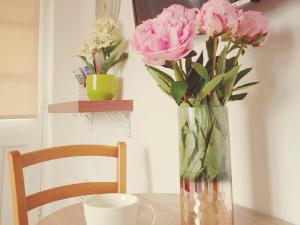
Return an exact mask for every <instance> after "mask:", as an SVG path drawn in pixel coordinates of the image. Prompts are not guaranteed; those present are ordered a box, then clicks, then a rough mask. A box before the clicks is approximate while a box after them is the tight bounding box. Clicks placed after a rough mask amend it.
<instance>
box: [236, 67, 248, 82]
mask: <svg viewBox="0 0 300 225" xmlns="http://www.w3.org/2000/svg"><path fill="white" fill-rule="evenodd" d="M251 70H252V68H247V69H244V70H241V71H240V72H239V73H238V75H237V77H236V80H235V82H234V85H236V84H237V83H238V82H239V81H240V80H241V79H242V78H243V77H244V76H246V75H247V74H248V73H249V72H250V71H251Z"/></svg>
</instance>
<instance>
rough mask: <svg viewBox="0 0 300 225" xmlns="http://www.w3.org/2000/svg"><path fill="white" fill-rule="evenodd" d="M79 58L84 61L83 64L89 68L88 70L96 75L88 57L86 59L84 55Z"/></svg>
mask: <svg viewBox="0 0 300 225" xmlns="http://www.w3.org/2000/svg"><path fill="white" fill-rule="evenodd" d="M78 57H79V58H81V59H82V60H83V62H84V63H85V64H86V65H87V66H88V68H89V69H90V70H91V71H93V72H94V73H95V74H96V71H95V68H94V66H93V65H92V64H91V63H89V62H88V60H87V59H86V57H84V56H82V55H79V56H78Z"/></svg>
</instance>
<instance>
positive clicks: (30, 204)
mask: <svg viewBox="0 0 300 225" xmlns="http://www.w3.org/2000/svg"><path fill="white" fill-rule="evenodd" d="M117 191H118V183H116V182H90V183H81V184H71V185H65V186H61V187H56V188H53V189H48V190H45V191H42V192H38V193H35V194H32V195H29V196H28V197H27V210H28V211H29V210H32V209H35V208H37V207H39V206H42V205H45V204H48V203H50V202H55V201H58V200H62V199H67V198H71V197H77V196H82V195H94V194H105V193H115V192H117Z"/></svg>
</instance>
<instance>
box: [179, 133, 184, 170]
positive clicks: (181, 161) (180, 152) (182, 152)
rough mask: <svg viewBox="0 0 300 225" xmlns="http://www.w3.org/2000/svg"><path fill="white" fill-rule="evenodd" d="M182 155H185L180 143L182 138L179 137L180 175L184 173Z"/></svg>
mask: <svg viewBox="0 0 300 225" xmlns="http://www.w3.org/2000/svg"><path fill="white" fill-rule="evenodd" d="M184 153H185V150H184V145H183V142H182V137H179V160H180V174H183V173H184V170H183V159H184Z"/></svg>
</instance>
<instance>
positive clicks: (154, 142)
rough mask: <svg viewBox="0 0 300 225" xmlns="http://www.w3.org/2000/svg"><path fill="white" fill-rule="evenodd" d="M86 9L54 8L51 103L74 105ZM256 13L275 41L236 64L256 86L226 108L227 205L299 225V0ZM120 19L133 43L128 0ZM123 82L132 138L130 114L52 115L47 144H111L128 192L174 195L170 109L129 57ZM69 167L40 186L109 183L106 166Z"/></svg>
mask: <svg viewBox="0 0 300 225" xmlns="http://www.w3.org/2000/svg"><path fill="white" fill-rule="evenodd" d="M93 4H94V1H92V0H88V1H87V0H81V1H80V0H76V1H75V0H64V1H56V6H55V9H56V12H55V19H56V26H55V33H54V34H55V42H54V43H55V45H54V49H55V50H54V68H53V71H54V73H53V80H52V83H53V86H52V92H53V96H52V101H53V102H61V101H66V100H74V99H76V98H77V95H78V93H77V92H78V91H77V86H76V82H75V80H74V78H73V77H72V72H71V71H72V69H73V68H74V67H75V66H76V63H77V61H76V60H75V59H74V58H72V56H74V55H76V53H77V49H78V46H79V42H80V40H83V38H84V37H85V35H86V33H87V28H86V27H87V26H85V24H90V23H91V22H92V19H93V9H92V7H91V6H92V5H93ZM70 7H71V8H70ZM255 8H257V9H259V10H262V11H264V12H265V13H266V14H267V16H268V17H269V19H270V21H271V24H270V25H271V29H272V34H271V37H270V40H269V43H268V45H267V46H266V47H264V48H261V49H258V50H257V51H253V50H249V53H248V55H247V56H246V57H245V58H244V59H243V61H244V65H245V66H246V65H249V66H253V67H255V70H254V72H253V73H252V77H251V78H253V79H255V78H256V79H258V80H261V81H262V82H261V84H260V85H259V86H257V87H256V88H253V89H252V90H251V91H250V94H249V96H248V98H247V99H246V101H244V102H240V103H233V104H231V105H230V106H229V108H230V119H231V123H230V127H231V146H232V161H233V162H232V164H233V184H234V200H235V202H236V203H237V204H241V205H244V206H247V207H251V208H255V209H257V210H260V211H263V212H266V213H270V214H272V215H275V216H277V217H280V218H283V219H285V220H288V221H291V222H293V223H296V224H300V217H299V206H300V204H299V202H300V194H299V193H298V190H299V189H300V181H299V178H300V177H299V175H298V173H297V171H299V170H300V164H299V163H298V158H300V153H299V152H298V151H297V150H298V149H297V146H299V144H300V139H297V135H298V133H299V131H300V122H299V121H298V120H297V116H298V115H299V113H300V107H299V106H298V104H297V99H299V97H300V93H299V92H298V84H297V83H299V82H300V77H299V76H298V73H297V72H298V71H299V70H300V64H299V54H300V45H299V44H298V43H297V41H298V40H299V35H300V29H299V28H300V27H299V23H298V21H299V20H300V14H299V10H300V1H297V0H285V1H282V0H273V1H267V0H265V1H263V3H261V4H259V5H256V6H255ZM66 9H68V10H66ZM89 10H91V11H89ZM76 12H78V13H76ZM119 18H120V21H121V23H122V24H123V27H124V34H125V35H126V36H130V35H131V34H132V33H133V31H134V19H133V12H132V6H131V1H130V0H123V1H122V6H121V14H120V17H119ZM297 19H298V21H297ZM122 78H123V98H124V99H134V112H133V113H132V115H131V129H130V130H131V137H129V136H128V135H129V133H128V124H127V120H126V119H128V118H129V117H128V115H125V118H122V117H119V115H118V114H105V113H99V114H95V115H94V120H93V126H91V125H89V124H90V121H88V120H86V119H85V118H83V117H74V116H73V115H55V116H51V120H50V122H51V126H52V144H53V145H63V144H76V143H104V144H114V143H115V141H117V140H125V141H126V142H127V143H128V175H129V177H128V191H129V192H178V187H179V184H178V179H179V178H178V154H177V112H176V106H175V104H174V103H173V102H172V101H171V100H170V99H168V97H166V96H164V95H163V94H162V93H161V91H160V90H159V89H158V88H157V87H156V85H155V83H154V82H153V81H152V79H151V77H150V76H149V75H148V74H147V73H146V71H145V68H144V66H143V64H142V63H141V61H140V58H139V56H137V55H136V54H135V53H134V52H132V51H131V50H130V57H129V60H128V62H127V63H126V65H125V67H124V70H123V71H122ZM251 80H252V79H251ZM91 127H92V128H93V130H91ZM68 162H70V163H71V162H73V163H74V164H73V165H76V167H75V170H74V167H71V164H70V163H66V161H60V162H56V163H55V164H53V165H52V167H51V166H50V167H49V168H52V169H50V170H49V169H48V170H47V173H48V175H49V176H48V178H49V179H48V180H47V181H46V183H47V186H48V185H49V184H53V185H59V184H62V183H64V182H63V181H67V182H72V181H74V180H75V179H76V177H77V180H78V179H79V180H84V181H85V180H92V179H95V178H104V179H105V180H109V179H112V178H110V174H108V173H107V169H105V171H103V170H104V168H106V167H107V166H109V165H112V163H113V162H111V161H99V163H98V161H97V162H96V161H90V160H87V161H82V160H80V161H79V160H73V161H71V160H70V161H68ZM91 162H93V163H91ZM78 177H79V178H78Z"/></svg>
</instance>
